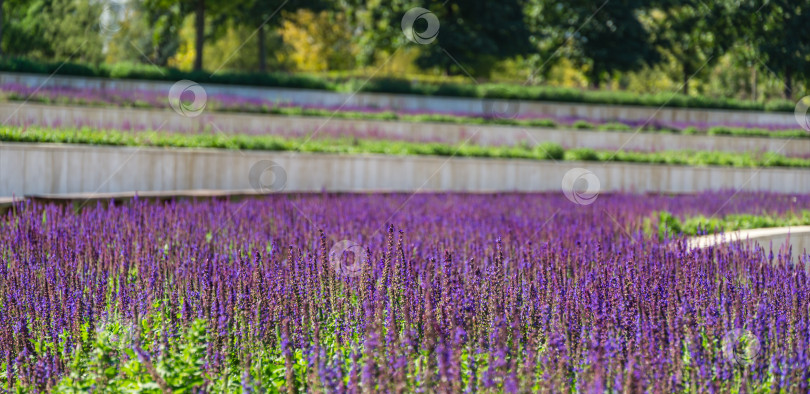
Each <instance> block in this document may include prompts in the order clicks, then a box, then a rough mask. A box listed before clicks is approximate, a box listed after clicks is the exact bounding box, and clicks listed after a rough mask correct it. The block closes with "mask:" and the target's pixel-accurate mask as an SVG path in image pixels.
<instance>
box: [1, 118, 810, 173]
mask: <svg viewBox="0 0 810 394" xmlns="http://www.w3.org/2000/svg"><path fill="white" fill-rule="evenodd" d="M0 141H5V142H30V143H39V142H46V143H70V144H90V145H110V146H153V147H172V148H214V149H239V150H266V151H301V152H319V153H347V154H357V153H381V154H390V155H437V156H459V157H498V158H512V159H534V160H550V159H553V160H561V159H562V160H584V161H616V162H630V163H651V164H667V165H690V166H708V165H712V166H732V167H752V168H753V167H802V168H807V167H810V159H804V158H797V157H785V156H782V155H779V154H777V153H766V154H761V155H754V154H748V153H734V152H714V151H697V152H696V151H660V152H627V151H610V150H608V151H596V150H593V149H589V148H579V149H569V150H564V149H563V148H562V147H561V146H559V145H557V144H552V143H544V144H540V145H538V146H536V147H534V148H532V149H528V148H527V147H526V146H521V145H518V146H475V145H468V144H460V145H449V144H442V143H419V142H407V141H386V140H358V139H356V138H352V137H347V138H337V139H335V138H328V139H327V138H324V139H304V138H283V137H279V136H273V135H242V134H236V135H224V134H170V133H160V132H138V133H127V132H121V131H115V130H95V129H89V128H82V129H50V128H41V127H29V128H27V129H22V128H19V127H11V126H2V127H0Z"/></svg>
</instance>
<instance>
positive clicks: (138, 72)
mask: <svg viewBox="0 0 810 394" xmlns="http://www.w3.org/2000/svg"><path fill="white" fill-rule="evenodd" d="M0 71H6V72H24V73H37V74H59V75H73V76H82V77H102V78H126V79H139V80H163V81H177V80H180V79H190V80H193V81H196V82H199V83H217V84H230V85H247V86H267V87H284V88H297V89H320V90H331V91H338V92H349V91H363V92H379V93H396V94H415V95H428V96H449V97H476V98H500V99H520V100H536V101H558V102H568V103H589V104H613V105H639V106H651V107H659V106H667V107H677V108H713V109H739V110H760V111H784V112H791V111H793V110H794V107H795V103H793V102H792V101H789V100H771V101H768V102H755V101H748V100H738V99H733V98H712V97H705V96H687V95H683V94H678V93H676V94H672V93H658V94H639V93H632V92H622V91H587V90H580V89H571V88H559V87H550V86H523V85H516V84H505V83H485V84H478V85H472V84H459V83H443V84H436V83H428V82H418V81H409V80H406V79H398V78H376V79H371V80H368V81H365V80H364V79H360V78H352V77H346V78H325V77H319V76H314V75H307V74H291V73H279V72H275V73H240V72H221V73H217V74H214V75H212V74H210V73H207V72H204V71H197V72H186V71H180V70H177V69H174V68H157V67H155V66H151V65H143V64H133V63H118V64H114V65H100V66H98V67H94V66H88V65H82V64H75V63H44V62H36V61H32V60H28V59H21V58H3V59H0Z"/></svg>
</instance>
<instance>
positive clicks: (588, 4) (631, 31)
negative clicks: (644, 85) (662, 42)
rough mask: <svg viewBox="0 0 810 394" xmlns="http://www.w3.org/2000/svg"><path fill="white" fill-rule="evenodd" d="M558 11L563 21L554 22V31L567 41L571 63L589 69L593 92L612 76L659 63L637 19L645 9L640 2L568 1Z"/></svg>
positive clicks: (649, 37) (654, 49)
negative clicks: (563, 36)
mask: <svg viewBox="0 0 810 394" xmlns="http://www.w3.org/2000/svg"><path fill="white" fill-rule="evenodd" d="M558 7H560V8H561V10H560V12H559V13H560V15H561V16H562V17H561V18H560V19H559V20H557V21H556V22H555V23H556V24H557V28H558V29H561V30H564V31H566V34H567V35H568V36H569V37H570V39H568V40H567V41H569V43H568V45H571V49H572V53H573V56H574V60H576V62H577V63H579V64H581V65H582V66H587V67H588V70H587V73H586V74H587V76H588V80H589V81H590V83H591V85H592V86H593V87H594V88H598V87H599V85H600V84H601V82H602V81H603V80H604V79H605V78H606V77H609V76H611V75H613V74H614V73H615V72H628V71H637V70H639V69H641V68H642V67H644V66H645V65H646V66H652V65H654V64H656V63H658V62H659V61H660V60H661V56H660V53H659V52H658V51H657V50H656V48H655V45H654V43H653V42H652V39H651V36H650V32H649V31H647V29H646V28H645V27H644V26H643V25H642V23H641V21H640V20H639V18H638V14H639V13H640V12H641V11H643V10H644V9H645V8H644V7H645V3H644V2H642V1H641V0H606V1H604V2H601V3H600V2H594V1H590V0H571V1H566V2H561V3H559V4H558Z"/></svg>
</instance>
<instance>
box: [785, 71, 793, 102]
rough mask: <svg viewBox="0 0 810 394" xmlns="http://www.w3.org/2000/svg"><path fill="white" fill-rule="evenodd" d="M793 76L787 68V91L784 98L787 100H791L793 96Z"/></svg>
mask: <svg viewBox="0 0 810 394" xmlns="http://www.w3.org/2000/svg"><path fill="white" fill-rule="evenodd" d="M792 93H793V76H792V73H791V70H790V67H785V91H784V96H785V99H787V100H790V98H791V97H792V96H793V95H792Z"/></svg>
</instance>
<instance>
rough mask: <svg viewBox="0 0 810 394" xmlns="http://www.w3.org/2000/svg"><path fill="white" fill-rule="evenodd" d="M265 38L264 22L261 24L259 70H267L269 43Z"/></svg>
mask: <svg viewBox="0 0 810 394" xmlns="http://www.w3.org/2000/svg"><path fill="white" fill-rule="evenodd" d="M264 39H265V37H264V23H262V24H261V25H259V72H265V71H267V45H266V44H265V42H264Z"/></svg>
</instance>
